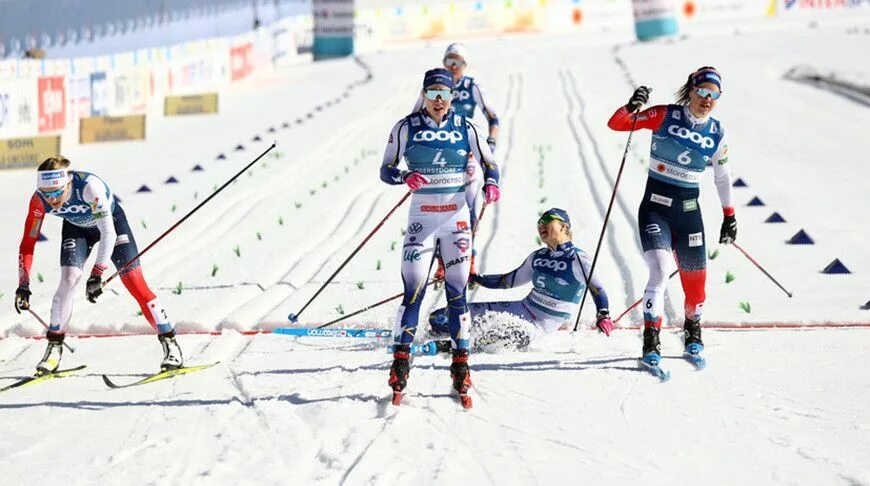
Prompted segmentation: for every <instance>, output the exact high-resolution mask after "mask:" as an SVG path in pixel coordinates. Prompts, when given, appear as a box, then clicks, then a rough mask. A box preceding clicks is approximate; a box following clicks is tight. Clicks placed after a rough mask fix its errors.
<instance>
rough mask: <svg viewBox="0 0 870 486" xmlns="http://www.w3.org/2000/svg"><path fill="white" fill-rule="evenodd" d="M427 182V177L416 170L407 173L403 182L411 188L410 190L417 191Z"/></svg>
mask: <svg viewBox="0 0 870 486" xmlns="http://www.w3.org/2000/svg"><path fill="white" fill-rule="evenodd" d="M428 183H429V179H427V178H426V177H424V176H423V175H421V174H419V173H418V172H411V173H410V174H408V176H407V177H405V184H407V185H408V187H410V188H411V192H417V191H419V190H420V188H422V187H423V186H425V185H426V184H428Z"/></svg>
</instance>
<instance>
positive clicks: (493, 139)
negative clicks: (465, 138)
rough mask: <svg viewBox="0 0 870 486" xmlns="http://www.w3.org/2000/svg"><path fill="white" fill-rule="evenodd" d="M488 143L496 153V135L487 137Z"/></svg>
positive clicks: (490, 148)
mask: <svg viewBox="0 0 870 486" xmlns="http://www.w3.org/2000/svg"><path fill="white" fill-rule="evenodd" d="M486 144H487V145H489V150H490V151H491V152H492V153H495V137H487V139H486Z"/></svg>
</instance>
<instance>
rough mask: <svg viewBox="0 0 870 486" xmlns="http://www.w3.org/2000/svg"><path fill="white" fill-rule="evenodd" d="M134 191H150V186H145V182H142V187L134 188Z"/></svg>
mask: <svg viewBox="0 0 870 486" xmlns="http://www.w3.org/2000/svg"><path fill="white" fill-rule="evenodd" d="M136 192H151V188H150V187H148V186H146V185H145V184H142V187H140V188H139V189H136Z"/></svg>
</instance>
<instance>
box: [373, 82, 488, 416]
mask: <svg viewBox="0 0 870 486" xmlns="http://www.w3.org/2000/svg"><path fill="white" fill-rule="evenodd" d="M453 87H454V86H453V76H452V74H451V73H450V71H448V70H446V69H442V68H437V69H432V70H429V71H427V72H426V74H425V76H424V79H423V91H422V94H423V96H424V97H425V102H424V104H425V107H424V109H423V110H422V111H419V112H417V113H412V114H411V115H408V116H406V117H404V118H402V119H401V120H400V121H399V122H398V123H396V125H395V126H394V127H393V130H392V132H391V133H390V138H389V141H388V143H387V148H386V151H385V153H384V162H383V165H382V166H381V180H383V181H384V182H386V183H387V184H394V185H399V184H403V183H404V184H406V185H407V186H408V187H409V188H410V189H411V191H412V192H413V196H412V197H411V208H410V211H409V215H408V229H407V232H406V234H405V241H404V246H403V261H402V281H403V283H404V287H405V293H404V297H403V299H402V305H401V306H400V307H399V311H398V313H397V317H396V323H395V332H394V336H395V337H394V340H395V348H394V354H393V358H394V360H393V365H392V367H391V368H390V379H389V385H390V387H391V388H392V389H393V404H395V405H398V404H399V403H400V402H401V399H402V391H403V390H404V389H405V386H406V385H407V383H408V374H409V372H410V364H409V362H408V358H409V354H410V346H411V343H412V342H413V341H414V334H415V333H416V331H417V321H418V319H419V315H420V304H421V303H422V301H423V296H424V294H425V290H426V283H427V279H428V276H429V272H430V271H431V268H432V261H433V257H434V254H435V251H436V249H439V250H440V253H441V256H442V257H443V258H444V261H445V267H446V278H445V280H446V290H447V302H448V311H447V319H448V325H447V327H448V328H449V333H450V338H451V342H452V345H453V363H452V365H451V366H450V375H451V377H452V379H453V388H455V389H456V391H457V392H459V396H460V399H461V400H462V404H463V406H466V407H470V406H471V401H470V399H469V398H468V394H467V393H468V389H469V387H470V386H471V375H470V372H469V369H468V345H469V343H468V326H469V323H470V316H469V314H468V306H467V304H466V300H465V291H466V286H467V283H468V275H469V269H470V265H471V225H470V224H469V212H468V205H467V203H466V197H465V184H466V169H467V166H468V164H476V163H477V161H483V164H484V168H485V174H484V177H485V179H484V186H485V189H484V193H485V195H486V201H487V203H490V204H491V203H494V202H495V201H497V200H498V198H499V189H498V176H499V175H498V168H497V167H496V165H495V162H494V160H493V156H492V152H491V151H490V149H489V146H488V145H487V144H486V137H485V135H484V134H483V133H481V131H480V129H478V128H477V126H475V125H474V124H473V123H471V122H470V121H468V120H467V119H466V118H465V117H464V116H461V115H457V114H456V113H455V112H453V110H452V109H451V107H450V100H451V99H452V97H453ZM403 158H404V160H405V162H406V163H407V166H408V170H401V169H399V167H398V165H399V162H400V161H401V159H403Z"/></svg>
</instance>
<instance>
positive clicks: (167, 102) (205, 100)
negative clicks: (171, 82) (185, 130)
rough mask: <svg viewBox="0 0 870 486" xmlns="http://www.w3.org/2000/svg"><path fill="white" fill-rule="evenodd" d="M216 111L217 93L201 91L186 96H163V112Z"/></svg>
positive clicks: (184, 113)
mask: <svg viewBox="0 0 870 486" xmlns="http://www.w3.org/2000/svg"><path fill="white" fill-rule="evenodd" d="M217 112H218V94H217V93H203V94H198V95H188V96H167V97H166V98H164V103H163V114H164V115H166V116H174V115H198V114H202V113H217Z"/></svg>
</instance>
